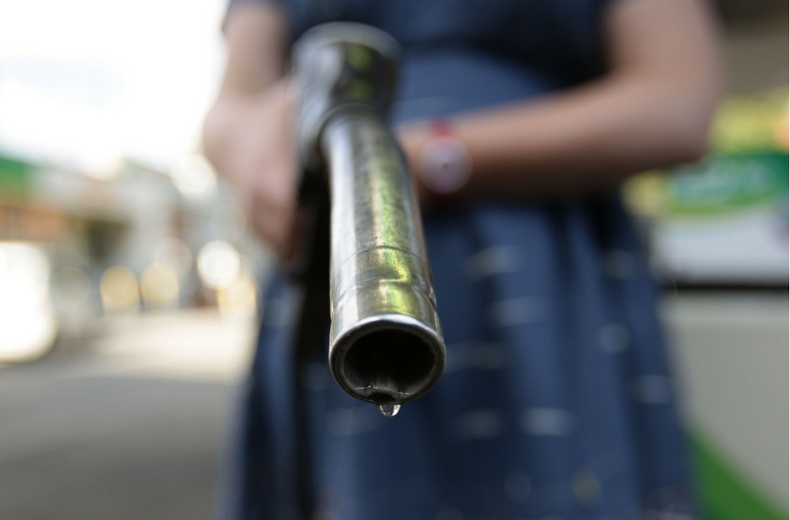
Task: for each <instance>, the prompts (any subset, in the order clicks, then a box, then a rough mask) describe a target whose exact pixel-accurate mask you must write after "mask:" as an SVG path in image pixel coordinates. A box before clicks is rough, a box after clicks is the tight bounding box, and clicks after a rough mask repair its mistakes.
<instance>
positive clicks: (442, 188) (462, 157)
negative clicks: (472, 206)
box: [419, 137, 472, 193]
mask: <svg viewBox="0 0 790 520" xmlns="http://www.w3.org/2000/svg"><path fill="white" fill-rule="evenodd" d="M471 172H472V161H471V159H470V157H469V152H468V151H467V149H466V146H464V144H463V143H462V142H461V141H459V140H458V139H456V138H454V137H438V138H436V139H434V140H432V141H431V142H430V143H428V144H427V145H425V148H424V149H423V151H422V154H421V155H420V172H419V173H420V177H421V178H422V181H423V182H424V183H425V185H426V186H427V187H428V188H429V189H430V190H432V191H435V192H437V193H453V192H456V191H458V190H460V189H461V188H463V186H464V185H465V184H466V181H468V180H469V175H470V174H471Z"/></svg>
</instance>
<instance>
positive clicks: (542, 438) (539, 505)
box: [220, 0, 693, 520]
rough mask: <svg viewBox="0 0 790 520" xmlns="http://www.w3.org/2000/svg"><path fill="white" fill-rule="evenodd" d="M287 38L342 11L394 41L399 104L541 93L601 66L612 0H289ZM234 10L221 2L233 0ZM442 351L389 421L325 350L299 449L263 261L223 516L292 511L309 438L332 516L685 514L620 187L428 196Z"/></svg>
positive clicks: (479, 102)
mask: <svg viewBox="0 0 790 520" xmlns="http://www.w3.org/2000/svg"><path fill="white" fill-rule="evenodd" d="M282 3H283V4H284V7H285V9H286V12H287V13H288V15H289V17H290V21H291V23H292V30H293V35H294V37H298V36H299V35H300V34H301V33H302V32H303V31H304V30H306V29H307V28H309V27H310V26H312V25H315V24H317V23H321V22H325V21H330V20H336V19H342V20H351V21H360V22H364V23H368V24H371V25H375V26H378V27H380V28H383V29H384V30H386V31H387V32H389V33H390V34H392V35H393V36H394V37H395V38H396V39H398V40H399V41H400V43H401V44H402V45H403V47H404V58H403V63H402V69H401V70H402V77H401V87H400V96H399V100H398V102H397V104H396V106H395V114H394V116H393V117H394V119H395V121H398V122H400V121H407V120H413V119H423V118H436V117H442V116H447V115H450V114H457V113H461V112H465V111H473V110H477V109H480V108H483V107H491V106H495V105H499V104H506V103H509V102H513V101H516V100H524V99H529V98H533V97H537V96H541V95H545V94H546V93H549V92H551V91H555V90H557V89H562V88H566V87H569V86H572V85H575V84H578V83H580V82H583V81H586V80H589V79H592V78H594V77H595V76H596V75H598V74H601V73H602V72H603V68H602V65H601V59H600V39H601V34H600V25H601V12H602V10H603V9H604V7H605V6H604V5H603V0H486V1H483V0H438V1H431V0H282ZM231 8H233V5H231ZM424 224H425V235H426V240H427V244H428V252H429V257H430V261H431V266H432V269H433V276H434V281H435V287H436V295H437V301H438V310H439V315H440V317H441V321H442V326H443V329H444V335H445V340H446V344H447V367H446V370H445V373H444V375H443V376H442V379H441V380H440V382H439V383H438V385H437V386H436V387H435V388H434V389H433V390H431V391H430V392H429V393H428V394H427V395H425V396H424V397H422V398H420V399H418V400H416V401H414V402H411V403H408V404H407V405H405V406H404V407H403V409H402V411H401V412H400V414H399V415H398V416H397V417H395V418H391V419H390V418H385V417H384V416H382V415H381V414H380V413H379V411H378V410H377V409H376V408H375V407H374V406H373V405H370V404H368V403H363V402H361V401H357V400H355V399H353V398H352V397H350V396H348V395H347V394H345V393H344V392H343V391H342V390H341V389H340V388H339V386H338V385H337V384H336V383H335V382H334V381H333V380H332V377H331V375H330V373H329V370H328V366H327V362H326V358H325V357H321V358H316V359H314V360H313V362H311V363H310V364H309V366H308V368H307V370H306V372H305V373H304V374H302V379H303V384H305V385H306V386H307V388H308V394H307V395H308V404H309V431H310V435H311V442H310V443H309V445H308V446H295V443H294V426H293V420H294V419H293V406H292V405H293V395H292V394H291V389H292V382H291V377H292V368H291V366H292V365H291V364H292V363H293V355H292V352H291V351H290V350H289V340H290V338H291V333H292V330H291V328H290V324H291V323H292V320H293V317H294V308H293V307H294V302H295V298H294V289H293V287H291V286H290V285H289V283H288V282H287V280H286V279H285V278H284V277H282V276H280V275H275V276H274V277H273V278H272V279H271V280H270V283H269V285H268V289H267V293H266V296H265V299H264V303H263V311H264V312H263V320H262V329H261V333H260V341H259V346H258V350H257V354H256V357H255V361H254V366H253V368H252V371H251V374H250V378H249V384H248V385H247V387H246V389H245V390H246V394H245V401H244V407H243V408H244V410H243V414H242V420H241V421H240V422H239V425H238V431H237V438H236V439H235V448H234V456H233V460H232V463H231V464H230V465H229V472H228V479H227V482H226V485H225V493H224V498H223V500H222V506H221V513H220V516H221V517H223V518H228V519H234V520H235V519H266V520H269V519H271V520H286V519H291V518H295V511H296V505H295V496H296V494H295V490H294V487H293V485H292V484H293V473H294V464H295V462H294V458H295V456H294V454H295V452H296V450H308V453H309V456H310V460H311V461H312V478H313V482H312V487H313V489H314V491H315V497H316V501H317V502H316V503H317V513H316V518H320V519H322V520H330V519H332V520H483V519H485V520H532V519H546V520H549V519H553V520H561V519H566V520H570V519H600V520H603V519H609V520H632V519H641V518H648V517H650V515H652V514H660V513H663V514H666V515H668V516H670V515H674V516H671V518H687V517H689V516H690V515H692V514H693V500H692V497H691V488H690V483H689V475H688V468H687V462H686V456H685V445H684V440H683V436H682V432H681V429H680V426H679V423H678V419H677V417H676V410H675V406H674V395H673V385H672V382H671V380H670V378H669V376H668V374H667V364H666V360H665V352H664V346H663V341H662V334H661V330H660V327H659V323H658V321H657V318H656V314H655V305H656V296H657V293H656V289H655V287H654V284H653V281H652V280H651V277H650V275H649V273H648V270H647V268H646V264H645V262H644V258H643V255H642V253H641V251H640V246H639V243H638V240H637V239H636V236H635V234H634V232H633V230H632V227H631V224H630V222H629V219H628V217H627V215H626V214H625V212H624V211H623V209H622V207H621V205H620V203H619V200H618V198H617V196H616V194H612V195H610V196H606V197H600V198H597V199H576V200H567V201H563V202H553V203H545V204H526V203H524V204H516V203H486V204H483V203H474V204H468V205H462V206H457V207H451V208H447V209H442V210H441V211H434V212H429V213H427V214H426V215H425V222H424Z"/></svg>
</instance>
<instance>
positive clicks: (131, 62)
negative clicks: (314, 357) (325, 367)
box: [0, 0, 789, 520]
mask: <svg viewBox="0 0 790 520" xmlns="http://www.w3.org/2000/svg"><path fill="white" fill-rule="evenodd" d="M717 7H718V10H719V12H720V13H721V16H722V20H723V27H724V35H723V37H724V42H723V43H724V55H725V59H726V66H727V96H726V98H725V100H724V101H723V102H722V104H721V106H720V107H719V110H718V115H717V117H716V121H715V123H714V127H713V131H712V136H711V139H712V151H711V153H710V155H709V156H708V157H707V158H706V159H704V160H703V161H701V162H699V163H697V164H693V165H686V166H683V167H680V168H676V169H674V170H672V171H651V172H646V173H644V174H642V175H640V176H638V177H635V178H634V179H632V180H630V181H629V182H628V183H627V185H626V186H625V187H624V189H623V197H624V199H625V201H626V204H627V206H628V207H629V208H630V210H631V211H632V212H633V214H634V215H635V218H636V219H637V221H638V224H639V227H640V230H641V231H642V233H643V236H644V239H645V243H646V244H647V247H648V249H649V251H650V254H651V259H652V267H653V269H654V271H655V273H656V275H657V277H658V278H659V279H660V280H661V281H662V283H663V284H664V297H663V301H662V306H661V312H662V314H663V317H664V319H665V321H666V324H667V329H668V332H669V337H670V340H671V345H672V355H673V360H674V362H675V365H676V372H677V373H678V375H679V378H680V385H681V386H682V388H683V391H684V395H685V401H684V403H683V405H684V414H685V419H686V424H687V426H688V432H689V438H690V441H691V446H692V450H693V457H694V462H695V468H696V472H697V477H698V481H699V487H700V491H701V497H702V501H703V509H704V514H705V517H706V518H708V519H710V520H736V519H738V520H740V519H742V520H773V519H780V518H787V511H788V311H789V309H788V12H787V3H786V2H781V1H779V0H719V1H718V2H717ZM224 9H225V1H224V0H201V1H199V2H186V1H185V0H168V1H165V2H162V1H157V2H155V1H153V0H138V1H136V2H133V3H131V2H100V1H98V0H74V1H72V2H68V3H62V2H54V1H52V0H30V1H27V2H6V3H2V4H0V518H2V519H13V520H16V519H21V520H34V519H39V518H41V519H51V518H59V519H72V518H73V519H80V520H94V519H97V520H98V519H107V518H113V519H119V520H123V519H127V518H128V519H139V518H146V519H149V520H157V519H168V520H179V519H208V518H210V517H211V512H212V507H213V501H214V495H215V487H216V483H217V473H218V470H219V468H220V465H221V464H220V460H221V451H222V440H221V439H222V437H223V434H224V432H225V429H226V428H228V425H230V424H231V423H232V421H231V418H232V416H233V414H234V402H235V401H234V397H235V395H236V392H237V389H238V387H239V385H240V383H241V381H242V378H243V376H244V374H245V370H246V367H247V365H248V362H249V357H250V355H251V349H252V346H253V341H254V338H255V332H256V325H257V319H256V315H257V311H258V310H259V309H257V306H258V302H257V292H258V290H259V287H258V286H257V283H258V282H257V280H258V279H259V278H260V275H262V274H263V273H265V272H266V270H267V269H269V268H270V266H271V257H270V256H269V254H268V253H267V252H266V251H265V249H263V248H262V247H261V246H260V245H259V244H258V243H257V242H256V241H255V240H254V239H253V237H252V236H251V235H250V233H249V231H248V229H247V227H246V224H245V222H244V218H243V215H241V213H240V212H239V210H238V209H237V208H236V207H235V206H234V204H233V201H232V199H231V197H230V195H229V193H228V190H227V188H226V187H225V186H224V185H223V184H222V182H221V181H220V180H218V179H217V176H216V173H215V172H214V170H213V169H212V167H211V166H210V164H209V163H208V162H207V161H206V160H205V159H204V158H203V157H202V156H201V155H200V143H199V136H200V125H201V121H202V117H203V114H204V113H205V111H206V109H207V108H208V106H209V104H210V103H211V101H212V98H213V95H214V94H215V92H216V89H217V87H218V81H219V78H220V73H221V70H222V66H223V60H224V48H223V44H222V37H221V34H220V31H219V26H220V23H221V19H222V16H223V14H224ZM627 260H628V259H618V258H610V259H607V263H606V265H607V269H611V270H612V272H613V273H615V274H616V273H618V272H621V271H622V270H624V269H625V270H627V269H628V268H629V266H628V265H627Z"/></svg>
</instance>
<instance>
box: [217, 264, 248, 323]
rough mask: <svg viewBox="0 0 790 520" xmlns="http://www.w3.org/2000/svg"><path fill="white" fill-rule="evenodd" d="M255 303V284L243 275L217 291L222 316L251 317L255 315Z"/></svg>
mask: <svg viewBox="0 0 790 520" xmlns="http://www.w3.org/2000/svg"><path fill="white" fill-rule="evenodd" d="M255 303H256V291H255V282H253V281H252V280H251V279H250V278H249V277H248V276H245V275H243V274H242V275H239V276H238V277H236V279H235V280H234V281H233V282H232V283H231V284H230V285H228V286H227V287H223V288H221V289H219V290H218V291H217V306H218V307H219V310H220V312H221V313H222V314H229V315H236V316H239V315H240V316H251V315H252V314H254V313H255V309H256V305H255Z"/></svg>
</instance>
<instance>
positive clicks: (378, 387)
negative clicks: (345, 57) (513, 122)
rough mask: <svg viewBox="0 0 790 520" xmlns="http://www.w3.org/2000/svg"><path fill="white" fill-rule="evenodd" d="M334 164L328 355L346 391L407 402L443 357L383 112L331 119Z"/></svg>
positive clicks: (328, 137) (326, 136)
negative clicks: (382, 116)
mask: <svg viewBox="0 0 790 520" xmlns="http://www.w3.org/2000/svg"><path fill="white" fill-rule="evenodd" d="M321 151H322V155H323V157H324V160H325V161H326V162H327V165H328V169H329V177H330V178H329V181H330V189H331V199H332V210H331V211H332V214H331V230H332V237H331V244H332V250H331V269H330V283H331V295H330V296H331V306H332V329H331V332H330V347H329V362H330V368H331V370H332V374H333V375H334V377H335V379H336V380H337V382H338V383H339V384H340V386H342V387H343V388H344V389H345V390H346V391H347V392H348V393H350V394H351V395H353V396H354V397H357V398H359V399H362V400H364V401H369V402H372V403H376V404H388V403H392V404H402V403H405V402H408V401H410V400H413V399H416V398H417V397H419V396H421V395H423V394H424V393H425V392H427V391H428V390H430V388H431V387H433V385H435V384H436V382H437V381H438V380H439V378H440V376H441V374H442V370H443V369H444V364H445V358H446V353H445V347H444V341H443V339H442V334H441V326H440V324H439V317H438V315H437V313H436V300H435V296H434V291H433V283H432V280H431V274H430V270H429V267H428V263H427V255H426V249H425V241H424V238H423V232H422V220H421V218H420V213H419V204H418V201H417V198H416V194H415V191H414V187H413V185H412V182H411V178H410V176H409V173H408V170H407V167H406V164H405V162H404V159H403V156H402V154H401V152H400V149H399V148H398V145H397V144H396V142H395V140H394V139H393V137H392V135H391V134H390V132H389V130H388V128H387V126H386V125H385V124H384V122H383V120H382V119H381V118H380V117H379V116H378V115H377V114H375V113H374V112H372V111H368V110H361V111H360V110H346V111H338V112H336V114H335V115H334V116H333V117H332V118H331V119H330V120H329V121H328V123H327V124H326V126H325V127H324V131H323V133H322V139H321Z"/></svg>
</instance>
